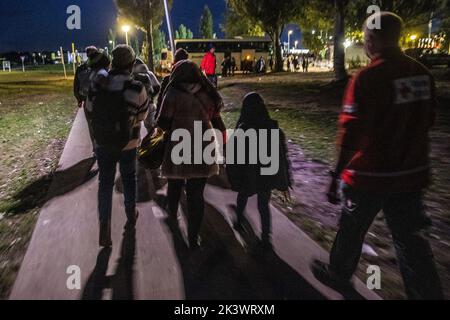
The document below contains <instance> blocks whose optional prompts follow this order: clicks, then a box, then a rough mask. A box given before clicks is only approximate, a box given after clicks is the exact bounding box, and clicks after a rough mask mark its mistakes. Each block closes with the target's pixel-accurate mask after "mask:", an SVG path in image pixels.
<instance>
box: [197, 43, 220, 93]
mask: <svg viewBox="0 0 450 320" xmlns="http://www.w3.org/2000/svg"><path fill="white" fill-rule="evenodd" d="M215 52H216V48H215V47H214V45H211V46H210V48H209V51H208V52H207V53H206V54H205V56H204V57H203V60H202V63H201V65H200V68H201V69H202V71H203V73H204V74H205V75H206V77H207V78H208V79H209V81H211V83H212V84H214V86H215V87H217V76H216V65H217V60H216V55H215Z"/></svg>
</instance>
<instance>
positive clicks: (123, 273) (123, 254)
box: [81, 224, 136, 300]
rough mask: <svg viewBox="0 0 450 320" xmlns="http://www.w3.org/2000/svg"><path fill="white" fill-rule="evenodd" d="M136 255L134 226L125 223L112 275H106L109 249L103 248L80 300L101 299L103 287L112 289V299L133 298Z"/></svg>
mask: <svg viewBox="0 0 450 320" xmlns="http://www.w3.org/2000/svg"><path fill="white" fill-rule="evenodd" d="M135 257H136V227H135V226H134V225H130V224H127V225H126V226H125V229H124V233H123V239H122V247H121V250H120V257H119V260H118V262H117V268H116V270H115V273H114V275H109V276H108V275H107V272H108V263H109V260H110V258H111V249H110V248H104V249H102V250H101V251H100V253H99V254H98V257H97V263H96V265H95V268H94V270H93V271H92V273H91V275H90V276H89V278H88V281H87V283H86V286H85V288H84V290H83V294H82V298H81V299H82V300H101V299H102V297H103V290H104V289H111V290H112V299H113V300H133V299H134V285H133V273H134V269H133V268H134V263H135Z"/></svg>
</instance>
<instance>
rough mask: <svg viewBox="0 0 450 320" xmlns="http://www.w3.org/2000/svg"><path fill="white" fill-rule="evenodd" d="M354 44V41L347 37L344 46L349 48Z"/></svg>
mask: <svg viewBox="0 0 450 320" xmlns="http://www.w3.org/2000/svg"><path fill="white" fill-rule="evenodd" d="M352 44H353V43H352V41H351V40H349V39H346V40H345V42H344V48H345V49H348V48H349V47H350V46H351V45H352Z"/></svg>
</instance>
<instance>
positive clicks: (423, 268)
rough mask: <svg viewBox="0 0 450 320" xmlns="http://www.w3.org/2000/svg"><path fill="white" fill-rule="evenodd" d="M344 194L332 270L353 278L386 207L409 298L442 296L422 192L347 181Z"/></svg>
mask: <svg viewBox="0 0 450 320" xmlns="http://www.w3.org/2000/svg"><path fill="white" fill-rule="evenodd" d="M342 193H343V209H342V214H341V221H340V228H339V231H338V233H337V236H336V239H335V242H334V245H333V248H332V250H331V256H330V269H331V270H332V271H333V272H335V273H336V274H338V275H339V276H340V277H342V278H344V279H350V278H351V277H352V275H353V273H354V272H355V270H356V268H357V265H358V262H359V259H360V257H361V251H362V246H363V243H364V238H365V236H366V233H367V231H368V230H369V228H370V226H371V225H372V223H373V221H374V219H375V217H376V216H377V214H378V213H379V212H380V211H381V210H383V212H384V216H385V219H386V222H387V225H388V227H389V229H390V231H391V233H392V239H393V241H394V247H395V250H396V253H397V258H398V264H399V267H400V271H401V273H402V277H403V282H404V285H405V288H406V294H407V296H408V298H409V299H442V298H443V293H442V289H441V283H440V280H439V276H438V274H437V271H436V267H435V264H434V258H433V253H432V251H431V247H430V245H429V243H428V240H427V239H426V238H425V237H424V235H423V232H422V230H423V229H424V228H425V227H427V226H429V224H430V220H429V218H428V217H427V216H426V215H425V212H424V207H423V202H422V193H421V192H416V193H398V194H374V193H370V192H364V191H361V190H356V189H354V188H352V187H350V186H348V185H345V184H344V185H343V187H342Z"/></svg>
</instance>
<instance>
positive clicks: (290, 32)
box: [288, 30, 294, 54]
mask: <svg viewBox="0 0 450 320" xmlns="http://www.w3.org/2000/svg"><path fill="white" fill-rule="evenodd" d="M293 33H294V31H292V30H289V32H288V54H289V53H290V52H291V35H292V34H293Z"/></svg>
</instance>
